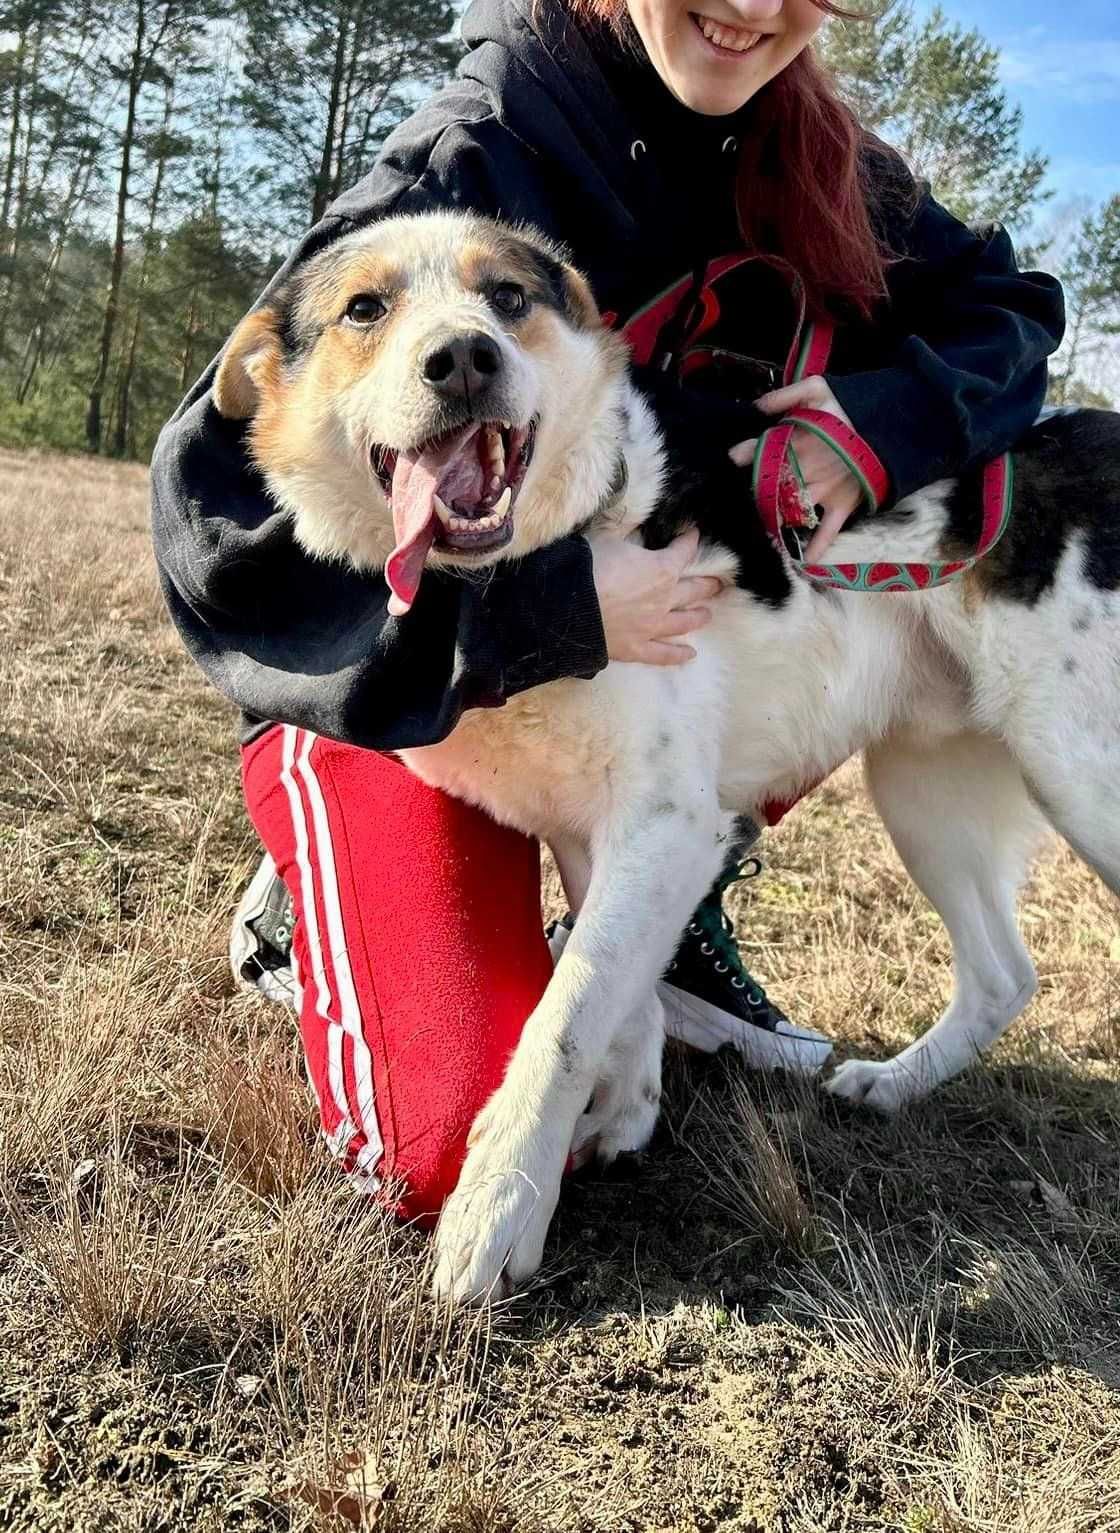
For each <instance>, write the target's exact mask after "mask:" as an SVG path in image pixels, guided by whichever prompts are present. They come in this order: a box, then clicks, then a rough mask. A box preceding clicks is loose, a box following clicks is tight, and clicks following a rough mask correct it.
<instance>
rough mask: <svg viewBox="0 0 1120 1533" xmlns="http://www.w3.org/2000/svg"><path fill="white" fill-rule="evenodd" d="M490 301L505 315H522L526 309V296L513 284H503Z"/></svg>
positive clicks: (495, 290)
mask: <svg viewBox="0 0 1120 1533" xmlns="http://www.w3.org/2000/svg"><path fill="white" fill-rule="evenodd" d="M490 300H491V302H492V303H493V305H494V307H495V308H496V309H501V311H502V313H503V314H520V313H521V311H522V309H523V308H524V307H525V294H524V293H523V292H522V290H521V289H520V288H519V287H517V286H515V284H514V283H512V282H503V283H502V285H501V287H496V288H495V289H494V291H493V292H492V293H491V295H490Z"/></svg>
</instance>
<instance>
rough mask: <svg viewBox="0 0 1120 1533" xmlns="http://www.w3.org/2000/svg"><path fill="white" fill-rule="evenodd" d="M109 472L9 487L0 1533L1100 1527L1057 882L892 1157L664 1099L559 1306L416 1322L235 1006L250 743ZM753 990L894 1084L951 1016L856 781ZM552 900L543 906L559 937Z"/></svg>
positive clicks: (1112, 1503) (1092, 1045)
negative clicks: (182, 629)
mask: <svg viewBox="0 0 1120 1533" xmlns="http://www.w3.org/2000/svg"><path fill="white" fill-rule="evenodd" d="M146 494H147V487H146V479H145V475H144V474H143V472H142V471H141V470H139V469H137V468H134V467H121V466H113V465H106V464H100V463H95V462H90V461H86V460H82V459H64V458H59V457H51V456H48V455H35V454H29V455H17V454H14V453H0V598H2V599H0V657H2V660H0V667H2V669H0V686H2V688H3V711H2V714H0V719H2V723H0V731H2V741H0V799H2V802H3V813H2V815H0V927H2V931H0V952H2V954H3V964H2V966H0V1349H2V1352H3V1356H4V1358H5V1366H4V1369H3V1371H2V1373H0V1525H2V1526H4V1527H6V1528H11V1529H15V1530H31V1529H34V1530H36V1533H53V1530H63V1529H66V1530H71V1529H78V1530H82V1533H84V1530H87V1529H89V1530H98V1533H100V1530H102V1529H106V1530H116V1529H121V1530H136V1533H140V1530H143V1533H152V1530H160V1529H167V1530H172V1529H175V1530H178V1529H199V1530H219V1529H221V1530H226V1529H245V1530H264V1529H270V1530H271V1529H294V1530H305V1529H306V1530H312V1529H316V1530H326V1529H339V1528H342V1529H345V1528H354V1527H364V1528H367V1529H378V1530H390V1533H397V1530H400V1533H403V1530H412V1529H418V1528H423V1529H425V1530H431V1533H585V1530H586V1533H592V1530H595V1533H598V1530H602V1533H670V1530H673V1533H675V1530H678V1529H679V1530H687V1533H717V1530H718V1533H829V1530H833V1529H835V1530H841V1529H843V1530H849V1529H883V1530H904V1533H963V1530H972V1533H988V1530H991V1533H995V1530H999V1533H1007V1530H1018V1529H1022V1530H1024V1533H1026V1530H1028V1529H1029V1530H1032V1533H1039V1530H1041V1533H1106V1530H1120V1092H1118V1089H1117V1077H1118V1074H1120V941H1118V937H1117V931H1118V923H1117V912H1116V908H1115V905H1114V904H1113V903H1112V902H1111V901H1110V900H1109V898H1108V896H1107V895H1106V893H1105V892H1104V890H1103V889H1102V888H1101V887H1100V886H1099V885H1098V884H1097V883H1096V882H1095V881H1094V880H1093V879H1092V877H1091V876H1090V875H1089V874H1088V873H1087V872H1086V871H1085V870H1084V869H1083V868H1081V867H1080V866H1079V865H1078V864H1077V863H1076V862H1075V861H1074V859H1073V858H1072V856H1071V855H1070V854H1069V853H1067V852H1065V851H1064V850H1057V849H1052V850H1051V851H1050V852H1049V853H1048V854H1047V855H1046V857H1045V858H1044V859H1043V861H1042V862H1041V863H1040V864H1039V867H1038V869H1037V871H1036V874H1035V877H1034V879H1033V881H1032V883H1031V885H1030V886H1029V888H1028V889H1027V891H1026V893H1025V896H1024V900H1023V907H1022V910H1023V920H1024V926H1025V931H1026V936H1027V940H1028V943H1029V945H1030V947H1031V949H1032V951H1033V953H1034V956H1035V958H1036V961H1037V963H1038V966H1039V971H1040V975H1041V980H1042V984H1041V991H1040V995H1039V997H1038V999H1037V1000H1036V1001H1035V1003H1034V1004H1033V1006H1032V1007H1031V1010H1030V1012H1029V1014H1028V1017H1027V1019H1026V1021H1025V1022H1023V1023H1020V1024H1019V1026H1018V1027H1017V1028H1016V1029H1014V1030H1013V1031H1012V1033H1011V1034H1010V1035H1009V1037H1008V1038H1006V1039H1005V1040H1004V1041H1003V1042H1002V1043H1001V1044H1000V1046H999V1047H998V1048H997V1049H996V1050H995V1051H994V1053H993V1055H992V1057H991V1059H990V1060H989V1061H987V1062H986V1063H985V1064H984V1065H982V1066H981V1067H978V1068H977V1069H975V1070H973V1071H971V1072H969V1073H968V1074H967V1075H965V1076H964V1077H962V1078H961V1079H959V1080H958V1081H956V1082H954V1083H952V1084H951V1085H950V1086H949V1087H947V1088H945V1089H944V1090H943V1091H941V1092H940V1093H938V1094H937V1095H936V1096H935V1097H934V1098H933V1099H932V1100H931V1101H929V1102H928V1103H926V1104H924V1105H922V1106H920V1107H917V1108H915V1109H913V1110H912V1111H911V1112H909V1113H908V1114H907V1115H906V1116H905V1117H903V1118H902V1119H900V1120H898V1121H895V1122H887V1121H884V1120H881V1119H879V1118H876V1117H874V1116H872V1115H870V1114H868V1113H866V1112H863V1111H860V1110H856V1109H852V1108H849V1107H847V1106H845V1105H844V1104H840V1103H836V1102H833V1101H832V1100H830V1099H828V1098H826V1097H825V1096H823V1095H822V1094H821V1093H820V1092H819V1091H818V1090H817V1089H816V1088H815V1087H814V1086H812V1085H811V1084H805V1083H798V1082H791V1081H787V1080H784V1079H781V1078H776V1077H775V1078H764V1077H760V1076H752V1075H749V1074H747V1073H746V1072H744V1071H742V1070H740V1069H739V1068H738V1067H737V1066H736V1064H735V1062H734V1061H730V1060H727V1059H723V1058H717V1059H696V1058H692V1059H688V1058H683V1057H680V1056H674V1057H672V1058H670V1060H669V1062H668V1066H667V1082H666V1087H667V1089H666V1112H665V1116H664V1120H663V1123H662V1125H661V1127H660V1128H659V1130H658V1134H657V1137H656V1139H655V1141H654V1144H653V1146H652V1147H651V1149H650V1150H649V1151H648V1152H647V1153H646V1154H645V1155H643V1156H641V1157H637V1158H635V1159H633V1160H631V1161H629V1162H627V1163H626V1164H624V1165H620V1166H618V1167H616V1168H615V1169H613V1170H612V1171H611V1172H609V1173H606V1174H604V1175H599V1176H591V1177H584V1178H577V1179H576V1180H574V1181H573V1182H572V1183H571V1184H570V1185H569V1187H568V1188H567V1190H566V1192H565V1195H564V1197H563V1199H562V1203H561V1209H560V1212H559V1215H558V1218H557V1221H556V1227H555V1230H554V1233H553V1236H552V1238H551V1240H550V1244H549V1247H548V1252H547V1261H548V1272H547V1274H546V1278H547V1281H546V1282H544V1283H543V1284H542V1285H541V1286H540V1287H539V1288H538V1289H536V1290H534V1292H533V1293H532V1294H531V1295H529V1296H528V1297H526V1298H523V1299H521V1300H519V1301H518V1302H516V1303H514V1304H511V1305H510V1306H508V1307H506V1308H504V1309H502V1310H499V1311H498V1312H497V1313H495V1314H493V1315H491V1316H488V1317H485V1318H479V1317H477V1316H459V1317H449V1316H447V1315H440V1314H437V1313H435V1312H434V1311H433V1310H432V1309H431V1307H430V1306H429V1304H428V1302H427V1300H426V1298H425V1281H426V1263H427V1260H428V1249H427V1243H426V1241H425V1239H424V1238H423V1237H422V1236H421V1235H419V1234H418V1233H417V1232H415V1231H412V1230H408V1229H400V1228H397V1227H395V1226H393V1225H392V1224H391V1223H389V1222H388V1221H387V1220H386V1219H385V1218H384V1217H383V1216H382V1215H381V1214H380V1213H379V1211H378V1210H377V1209H376V1208H375V1207H374V1206H372V1205H371V1204H370V1203H369V1202H368V1201H367V1200H364V1199H362V1198H361V1197H358V1196H356V1195H354V1194H351V1193H350V1191H349V1190H348V1189H347V1188H346V1187H344V1186H341V1185H340V1184H339V1181H338V1179H337V1177H336V1175H335V1174H334V1172H333V1171H332V1169H331V1166H330V1165H329V1163H328V1162H327V1161H326V1159H325V1156H324V1153H323V1151H322V1150H321V1149H320V1147H319V1145H318V1143H317V1141H316V1138H315V1135H314V1126H313V1118H312V1113H311V1108H310V1102H309V1099H308V1093H307V1090H306V1086H305V1084H304V1080H303V1075H302V1070H301V1066H300V1061H299V1056H298V1050H297V1047H296V1039H295V1037H294V1029H293V1028H292V1026H291V1024H290V1022H289V1019H288V1018H287V1017H286V1016H284V1015H282V1014H278V1013H277V1012H275V1011H274V1010H273V1009H272V1008H270V1007H268V1006H267V1005H266V1004H265V1003H263V1002H261V1001H258V1000H257V999H256V998H254V997H247V996H243V995H238V994H235V993H234V992H233V989H232V985H231V982H230V980H229V977H228V974H227V972H226V967H225V957H224V946H225V937H226V926H227V923H228V918H229V912H230V909H231V906H232V903H233V901H234V899H235V896H236V892H237V891H238V890H239V888H240V887H241V886H242V885H243V882H244V880H245V878H246V876H247V874H248V873H249V871H250V869H251V868H252V866H253V862H254V858H255V848H254V845H253V840H252V837H251V835H250V833H249V831H248V829H247V826H246V823H245V820H244V817H243V815H242V812H241V809H240V805H239V797H238V789H237V760H236V751H235V747H234V733H233V717H232V712H231V710H230V709H229V708H228V706H227V705H226V704H225V703H224V702H223V701H222V700H221V699H220V698H219V697H217V696H216V695H215V694H213V693H212V692H211V691H209V689H208V688H207V686H206V685H205V683H204V682H203V680H202V678H201V677H200V676H199V675H198V674H197V673H196V672H195V671H194V670H193V668H192V666H191V664H190V662H189V660H188V659H187V658H186V656H185V654H184V653H183V652H182V651H181V649H180V646H179V643H178V640H177V639H176V637H175V636H174V634H173V633H172V632H171V631H170V629H169V626H168V624H167V622H166V620H165V618H164V616H163V613H162V610H161V606H160V602H159V597H158V592H157V587H156V583H155V579H154V574H153V571H152V569H151V564H150V558H149V554H148V546H147V529H146V515H147V513H146ZM767 854H768V858H769V861H770V867H769V869H768V872H767V874H766V876H765V877H764V878H762V879H759V880H756V881H754V882H753V883H752V885H751V892H750V895H749V897H748V896H743V897H742V898H741V900H740V908H739V910H738V916H739V923H738V924H739V931H740V934H741V937H742V940H743V943H744V950H745V954H746V957H747V960H748V962H749V964H750V965H751V967H752V968H753V969H755V970H756V971H757V972H758V973H759V974H760V976H762V977H763V978H764V979H765V981H766V982H767V984H768V985H770V986H771V987H772V988H773V990H774V992H775V994H776V995H777V996H779V997H780V998H781V1000H782V1002H783V1003H784V1004H785V1005H786V1007H787V1008H788V1009H789V1010H790V1011H791V1013H793V1014H794V1015H795V1016H796V1017H798V1018H799V1019H802V1020H803V1021H805V1022H806V1023H808V1024H810V1025H812V1026H816V1027H819V1028H821V1029H823V1030H824V1031H826V1032H828V1033H830V1034H831V1035H833V1036H834V1037H835V1038H836V1039H837V1040H838V1044H839V1048H840V1050H841V1052H846V1051H856V1050H858V1051H860V1052H864V1051H867V1052H870V1053H871V1054H874V1055H880V1056H885V1055H886V1054H888V1053H890V1052H892V1051H893V1050H895V1049H896V1048H897V1047H898V1046H899V1044H900V1043H902V1042H904V1041H905V1040H907V1039H908V1038H910V1037H912V1036H914V1035H915V1034H916V1033H917V1032H918V1031H919V1030H921V1029H922V1028H924V1027H926V1026H928V1025H929V1023H930V1022H931V1021H932V1020H933V1019H934V1017H935V1016H936V1015H937V1013H938V1010H939V1008H940V1006H941V1005H942V1004H943V1000H944V997H945V995H946V992H947V987H948V984H949V971H948V947H947V943H946V940H945V937H944V934H943V932H942V931H941V929H940V926H939V924H938V922H937V921H936V919H935V918H934V917H933V915H932V913H931V912H930V911H929V910H928V908H927V907H926V905H925V904H924V902H923V901H922V899H921V897H920V896H919V895H918V894H917V893H916V891H915V890H914V889H913V887H912V886H911V885H910V883H909V882H908V880H907V879H906V877H905V875H904V873H903V871H902V869H901V867H900V865H899V863H898V861H897V859H896V858H895V856H894V854H893V852H892V851H891V849H890V848H889V846H888V845H887V844H886V842H885V839H884V837H883V835H882V832H881V831H880V829H879V827H878V825H877V822H876V820H875V818H874V816H873V815H872V813H871V811H870V808H869V805H868V803H867V800H866V798H865V796H864V794H863V792H862V789H861V787H860V784H859V779H858V774H857V773H856V772H855V771H854V770H853V769H848V770H846V771H844V772H842V773H840V774H839V775H838V776H837V777H836V778H835V779H833V780H832V781H831V782H830V783H828V784H826V785H825V786H824V787H823V788H822V789H821V790H820V791H819V792H818V793H817V794H816V795H815V796H814V797H813V799H812V800H811V801H810V802H809V803H807V804H805V805H804V806H802V807H801V808H800V809H799V810H798V811H797V812H796V814H794V815H793V816H791V818H790V820H789V822H788V824H787V825H786V826H784V827H783V828H782V829H781V831H780V833H777V834H774V835H772V836H771V837H770V838H769V844H768V847H767ZM552 897H554V889H553V888H552V887H551V886H550V898H552Z"/></svg>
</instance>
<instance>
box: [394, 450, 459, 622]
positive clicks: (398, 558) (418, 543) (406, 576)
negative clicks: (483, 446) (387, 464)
mask: <svg viewBox="0 0 1120 1533" xmlns="http://www.w3.org/2000/svg"><path fill="white" fill-rule="evenodd" d="M477 433H478V427H477V426H468V427H466V429H465V430H463V431H460V432H458V433H457V434H456V435H455V436H453V437H451V438H449V439H448V440H447V441H445V442H441V443H440V444H439V445H438V446H437V447H426V448H422V449H418V450H416V451H414V452H402V453H399V454H398V456H397V463H396V467H395V468H394V470H393V489H392V495H393V531H394V533H395V534H396V538H397V545H396V547H395V548H394V549H393V552H392V553H391V554H390V555H389V558H388V561H387V562H386V565H385V579H386V581H387V582H388V584H389V589H390V591H392V593H393V594H392V596H391V597H390V598H389V611H390V613H391V614H392V615H393V616H394V617H402V616H403V615H404V613H406V612H407V611H408V610H409V608H410V607H411V606H412V604H413V602H414V601H415V600H416V593H417V591H418V590H419V589H420V577H421V575H422V574H423V573H424V563H425V561H426V559H427V557H428V552H429V550H430V549H431V546H432V544H433V543H434V542H435V537H436V533H437V532H438V531H439V513H438V512H437V511H436V507H435V498H436V496H437V495H438V496H439V497H440V499H441V500H442V501H443V502H444V504H445V505H448V506H449V505H450V504H451V503H452V501H453V500H455V499H463V498H466V497H473V499H475V500H479V499H481V496H482V465H481V464H480V463H479V461H478V454H477V452H475V451H474V449H473V445H472V444H473V441H474V437H475V436H476V435H477ZM467 448H470V450H469V451H467V450H465V449H467Z"/></svg>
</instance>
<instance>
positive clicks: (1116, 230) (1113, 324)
mask: <svg viewBox="0 0 1120 1533" xmlns="http://www.w3.org/2000/svg"><path fill="white" fill-rule="evenodd" d="M1059 275H1060V277H1061V279H1062V286H1063V287H1064V288H1065V294H1066V311H1067V315H1068V330H1067V333H1066V343H1065V345H1064V347H1063V348H1062V353H1061V363H1060V365H1059V366H1058V367H1057V368H1055V370H1054V375H1053V383H1052V385H1051V391H1050V392H1051V398H1052V399H1053V400H1054V401H1055V403H1057V404H1088V403H1099V402H1102V401H1104V400H1105V399H1106V398H1107V396H1106V395H1105V394H1103V393H1102V391H1101V390H1100V389H1099V388H1095V387H1093V385H1092V384H1091V383H1090V382H1089V381H1088V380H1087V379H1086V378H1085V376H1084V373H1085V370H1086V368H1087V367H1090V366H1092V365H1094V364H1098V365H1099V364H1100V363H1101V362H1102V361H1106V358H1105V357H1103V356H1102V353H1105V352H1111V354H1112V355H1113V356H1114V355H1115V352H1116V341H1115V337H1117V336H1120V194H1118V195H1117V196H1115V197H1110V198H1109V200H1108V201H1107V202H1106V203H1105V204H1104V205H1103V206H1102V207H1101V208H1099V209H1098V210H1097V211H1096V212H1093V213H1089V214H1087V215H1086V216H1085V217H1084V218H1083V219H1082V220H1081V223H1080V225H1079V227H1078V230H1077V233H1076V235H1075V237H1074V240H1073V242H1072V245H1071V248H1070V250H1069V252H1068V254H1067V256H1066V258H1065V260H1064V261H1063V262H1062V264H1061V266H1060V268H1059Z"/></svg>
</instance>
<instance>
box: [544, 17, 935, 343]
mask: <svg viewBox="0 0 1120 1533" xmlns="http://www.w3.org/2000/svg"><path fill="white" fill-rule="evenodd" d="M561 3H562V4H563V5H564V6H565V7H566V8H567V9H568V10H569V11H570V12H571V13H572V14H573V15H575V16H577V17H581V18H583V19H584V20H586V21H599V22H604V23H606V24H607V25H608V26H610V27H611V28H612V29H613V30H614V31H615V32H616V34H618V35H619V36H620V37H623V38H625V37H626V35H627V29H628V28H629V27H630V26H631V23H630V22H629V17H628V15H627V12H626V0H561ZM813 4H814V5H815V6H817V8H818V9H819V10H822V11H827V12H829V13H830V14H831V15H839V16H849V17H851V16H852V15H853V13H852V12H849V11H844V10H843V9H841V7H840V6H839V5H836V4H833V3H832V0H813ZM754 108H755V110H754V117H753V124H752V125H753V132H752V133H751V134H750V135H749V137H747V138H746V139H745V141H744V142H742V143H741V144H740V149H739V172H738V181H737V189H736V202H737V211H738V215H739V227H740V229H741V231H742V233H743V237H744V239H745V241H746V243H747V246H748V248H749V249H752V250H754V251H757V253H758V254H760V255H771V256H779V257H781V258H782V259H783V260H785V261H788V262H789V264H790V265H791V266H793V267H794V268H795V269H796V270H797V271H798V272H799V273H800V275H801V277H802V279H803V281H804V283H805V288H806V293H807V296H808V301H809V304H810V306H811V307H812V308H814V309H816V310H817V311H820V310H822V309H833V310H840V311H843V310H845V309H847V310H849V311H851V310H854V311H855V312H856V313H857V314H860V315H863V316H867V315H868V314H870V312H871V310H872V308H873V306H874V305H875V303H876V302H877V301H878V300H879V299H881V298H882V297H884V296H885V293H886V268H887V265H888V263H889V261H890V259H891V254H890V252H889V251H888V250H887V248H886V247H885V245H884V244H883V243H882V242H881V241H880V239H879V237H878V235H877V234H876V231H875V227H874V219H873V211H872V206H873V198H874V195H875V192H878V191H879V190H880V188H879V187H876V188H874V190H873V189H872V188H871V187H870V186H869V185H868V170H869V167H874V169H875V171H876V172H879V173H881V176H882V179H883V182H884V185H885V186H887V187H889V186H890V184H891V183H892V182H893V183H894V184H895V187H896V188H900V187H904V186H905V185H906V182H907V179H908V177H907V173H906V172H905V169H904V167H903V166H902V162H901V160H900V159H899V158H898V156H897V155H895V154H894V152H893V151H892V150H889V149H888V148H887V147H886V145H885V144H882V143H881V142H880V141H879V140H878V139H876V138H875V137H874V136H873V135H872V134H870V133H868V132H866V131H865V130H864V129H863V128H862V127H861V126H860V124H859V122H858V121H857V120H856V117H855V115H854V113H853V112H852V111H851V109H850V108H849V107H847V106H846V105H845V104H844V102H842V101H841V100H840V97H839V95H838V94H837V90H836V85H835V83H834V81H833V79H832V76H831V75H830V74H829V72H828V71H827V70H826V69H825V68H824V67H823V66H822V65H821V64H820V63H819V62H818V60H817V58H816V57H815V55H814V53H813V51H812V49H811V47H810V48H805V49H803V50H802V52H801V53H799V54H798V56H797V57H796V58H795V59H793V60H792V61H791V62H790V63H789V64H787V65H786V67H785V68H784V69H783V70H782V71H781V72H780V73H779V74H777V75H776V76H775V77H774V79H773V80H770V81H769V82H768V83H767V84H766V85H765V86H763V88H762V89H761V90H760V91H759V93H758V95H757V96H756V97H755V98H754ZM875 179H876V180H878V179H879V175H878V174H876V177H875Z"/></svg>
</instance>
